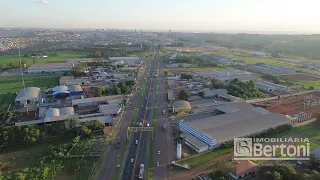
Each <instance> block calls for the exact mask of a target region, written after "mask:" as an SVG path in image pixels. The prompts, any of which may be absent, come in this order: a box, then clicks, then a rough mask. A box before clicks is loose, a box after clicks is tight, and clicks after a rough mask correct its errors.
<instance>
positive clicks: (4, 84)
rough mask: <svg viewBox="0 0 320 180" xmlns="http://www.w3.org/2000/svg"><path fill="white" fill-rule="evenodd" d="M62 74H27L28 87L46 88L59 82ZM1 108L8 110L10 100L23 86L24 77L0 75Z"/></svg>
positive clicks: (26, 83)
mask: <svg viewBox="0 0 320 180" xmlns="http://www.w3.org/2000/svg"><path fill="white" fill-rule="evenodd" d="M59 78H60V76H56V75H52V76H25V77H24V81H25V85H26V87H39V88H41V89H45V88H48V87H54V86H56V85H58V84H59ZM0 84H1V86H0V110H6V108H7V107H8V105H9V104H10V102H11V101H12V100H13V98H14V97H15V93H18V92H19V91H20V90H21V89H22V88H23V83H22V78H21V77H20V76H18V77H17V76H11V77H0Z"/></svg>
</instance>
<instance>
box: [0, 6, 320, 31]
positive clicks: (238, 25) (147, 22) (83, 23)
mask: <svg viewBox="0 0 320 180" xmlns="http://www.w3.org/2000/svg"><path fill="white" fill-rule="evenodd" d="M0 4H1V11H0V27H39V28H103V29H106V28H118V29H144V30H169V29H170V30H172V31H174V30H184V31H199V32H200V31H213V32H215V31H217V32H220V31H235V32H237V31H238V32H243V31H253V32H254V31H279V32H281V31H285V32H303V33H320V13H319V10H318V7H319V5H320V2H318V0H303V1H300V0H299V1H298V0H160V1H155V0H0Z"/></svg>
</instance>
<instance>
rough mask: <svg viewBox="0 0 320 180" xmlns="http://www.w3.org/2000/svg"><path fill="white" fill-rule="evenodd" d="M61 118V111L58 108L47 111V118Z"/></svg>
mask: <svg viewBox="0 0 320 180" xmlns="http://www.w3.org/2000/svg"><path fill="white" fill-rule="evenodd" d="M54 116H60V111H59V109H58V108H49V109H47V110H46V117H54Z"/></svg>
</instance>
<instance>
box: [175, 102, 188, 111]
mask: <svg viewBox="0 0 320 180" xmlns="http://www.w3.org/2000/svg"><path fill="white" fill-rule="evenodd" d="M173 106H174V108H176V109H180V108H182V109H191V105H190V103H189V102H188V101H176V102H174V103H173Z"/></svg>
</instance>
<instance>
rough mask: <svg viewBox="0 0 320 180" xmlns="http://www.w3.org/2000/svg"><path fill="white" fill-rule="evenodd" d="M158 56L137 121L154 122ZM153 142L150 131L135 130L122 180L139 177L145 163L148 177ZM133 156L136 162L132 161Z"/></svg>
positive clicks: (154, 62) (152, 68) (150, 74)
mask: <svg viewBox="0 0 320 180" xmlns="http://www.w3.org/2000/svg"><path fill="white" fill-rule="evenodd" d="M157 58H158V57H157V56H155V59H154V61H152V62H151V63H152V65H151V68H150V73H149V77H147V78H146V80H147V85H146V94H145V97H146V98H143V101H142V105H141V107H140V108H139V113H138V114H139V115H138V119H137V122H140V121H141V122H142V121H143V120H146V121H147V123H149V124H150V125H151V123H152V114H153V105H154V102H155V101H154V94H155V92H154V91H155V90H154V88H151V87H154V86H155V83H154V80H153V71H154V68H155V65H156V60H157ZM136 140H138V144H137V145H136ZM150 142H151V134H150V133H149V132H135V133H133V136H132V139H131V144H130V147H129V150H128V153H127V156H126V159H125V162H124V166H123V168H122V172H121V178H120V179H122V180H131V179H139V177H138V176H139V171H140V164H144V165H145V169H144V178H143V179H147V176H148V175H147V172H148V160H149V149H150V148H149V145H150ZM132 158H133V160H134V162H131V159H132Z"/></svg>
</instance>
